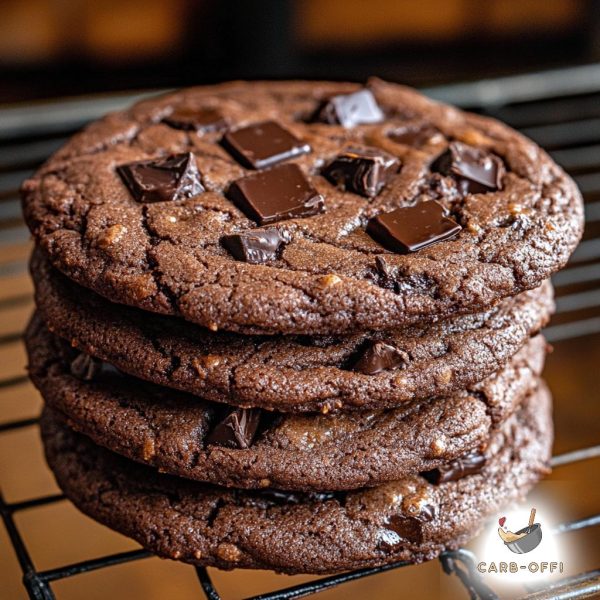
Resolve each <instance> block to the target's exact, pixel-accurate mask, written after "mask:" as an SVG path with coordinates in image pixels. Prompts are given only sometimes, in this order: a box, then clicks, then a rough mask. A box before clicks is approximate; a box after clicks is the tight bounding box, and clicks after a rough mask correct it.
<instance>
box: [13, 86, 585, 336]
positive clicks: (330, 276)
mask: <svg viewBox="0 0 600 600" xmlns="http://www.w3.org/2000/svg"><path fill="white" fill-rule="evenodd" d="M22 192H23V204H24V211H25V217H26V220H27V222H28V224H29V226H30V228H31V230H32V232H33V234H34V236H35V238H36V240H37V242H38V243H39V244H40V245H41V247H42V248H43V249H44V251H45V252H46V254H47V255H48V256H49V258H50V259H51V261H52V263H53V264H54V265H55V266H56V267H57V268H58V269H60V270H61V271H63V272H64V273H65V274H66V275H68V276H69V277H71V278H72V279H74V280H76V281H77V282H79V283H81V284H83V285H86V286H88V287H90V288H92V289H94V290H95V291H96V292H99V293H100V294H103V295H105V296H107V297H109V298H110V299H111V300H114V301H118V302H122V303H126V304H130V305H133V306H137V307H140V308H143V309H146V310H151V311H156V312H160V313H165V314H176V315H179V316H182V317H183V318H185V319H188V320H190V321H193V322H195V323H198V324H200V325H203V326H205V327H208V328H209V329H211V330H213V331H214V330H217V329H225V330H231V331H237V332H241V333H257V334H265V333H266V334H268V333H299V334H339V333H348V332H353V331H360V330H365V329H373V330H375V329H378V330H387V329H392V328H397V327H398V326H399V325H405V324H410V323H416V322H422V321H428V320H435V319H438V318H441V317H447V316H449V315H452V314H455V313H460V312H463V313H464V312H473V311H476V310H481V309H482V308H485V307H488V306H489V305H490V304H492V303H495V302H497V301H498V300H499V299H501V298H503V297H506V296H509V295H513V294H516V293H517V292H519V291H522V290H525V289H531V288H533V287H535V286H538V285H539V284H540V283H541V282H542V280H544V279H545V278H547V277H548V276H549V275H551V274H552V273H553V272H554V271H556V270H558V269H559V268H561V267H562V266H563V265H564V264H565V263H566V261H567V259H568V257H569V255H570V253H571V252H572V251H573V249H574V247H575V246H576V244H577V242H578V241H579V238H580V236H581V231H582V227H583V206H582V201H581V197H580V194H579V192H578V190H577V188H576V186H575V184H574V183H573V182H572V180H571V179H570V178H569V177H568V176H567V175H566V174H565V173H564V172H563V171H562V170H561V169H560V168H559V167H558V166H557V165H556V164H554V163H553V162H552V160H551V159H550V158H549V157H548V156H547V155H546V153H544V152H543V151H542V150H541V149H540V148H538V147H537V146H536V145H535V144H534V143H533V142H531V141H529V140H527V139H526V138H524V137H522V136H521V135H519V134H518V133H516V132H515V131H513V130H511V129H510V128H508V127H506V126H504V125H502V124H500V123H498V122H496V121H493V120H491V119H488V118H484V117H480V116H477V115H472V114H467V113H463V112H461V111H459V110H458V109H455V108H452V107H449V106H445V105H442V104H438V103H435V102H432V101H430V100H428V99H426V98H424V97H423V96H421V95H420V94H418V93H417V92H415V91H413V90H410V89H407V88H404V87H402V86H398V85H394V84H389V83H385V82H382V81H380V80H371V81H370V82H369V83H368V86H367V87H366V88H362V87H360V86H358V85H354V84H338V83H321V82H287V83H243V82H236V83H230V84H224V85H219V86H213V87H203V88H193V89H189V90H184V91H181V92H178V93H175V94H170V95H167V96H163V97H160V98H157V99H153V100H149V101H145V102H142V103H139V104H137V105H135V106H133V107H132V108H131V109H130V110H128V111H125V112H120V113H115V114H111V115H108V116H107V117H105V118H104V119H102V120H101V121H99V122H97V123H95V124H93V125H91V126H89V127H88V128H87V129H86V130H84V131H83V132H82V133H80V134H78V135H76V136H75V137H74V138H73V139H72V140H71V141H70V142H69V143H68V144H67V145H65V146H64V147H63V148H62V149H61V150H59V151H58V152H57V153H56V154H55V155H54V156H53V157H52V158H51V159H50V160H49V161H48V162H47V163H46V164H45V165H44V166H43V167H42V168H41V169H40V170H39V171H38V172H37V173H36V175H35V176H34V177H33V178H32V179H29V180H28V181H26V182H25V183H24V184H23V188H22Z"/></svg>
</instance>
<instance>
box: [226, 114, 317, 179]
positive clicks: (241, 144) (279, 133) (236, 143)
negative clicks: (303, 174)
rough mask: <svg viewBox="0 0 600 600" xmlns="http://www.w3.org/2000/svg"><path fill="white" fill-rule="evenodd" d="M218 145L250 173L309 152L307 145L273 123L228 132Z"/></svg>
mask: <svg viewBox="0 0 600 600" xmlns="http://www.w3.org/2000/svg"><path fill="white" fill-rule="evenodd" d="M221 144H222V145H223V147H224V148H225V150H227V152H229V154H231V155H232V156H233V157H234V158H235V159H236V160H237V161H238V162H239V163H240V164H242V165H244V166H245V167H249V168H251V169H264V168H265V167H270V166H272V165H274V164H276V163H279V162H282V161H284V160H289V159H290V158H295V157H297V156H300V155H301V154H307V153H309V152H310V151H311V148H310V145H309V144H307V143H306V142H303V141H302V140H299V139H298V138H297V137H296V136H295V135H292V134H291V133H290V132H289V131H288V130H287V129H284V128H283V127H282V126H281V125H279V123H276V122H275V121H264V122H263V123H255V124H254V125H249V126H248V127H242V128H241V129H236V130H234V131H228V132H227V133H226V134H225V135H224V136H223V139H222V140H221Z"/></svg>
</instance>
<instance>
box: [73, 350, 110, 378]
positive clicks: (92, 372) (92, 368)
mask: <svg viewBox="0 0 600 600" xmlns="http://www.w3.org/2000/svg"><path fill="white" fill-rule="evenodd" d="M70 371H71V375H73V377H77V379H80V380H81V381H97V380H99V379H101V378H102V377H105V376H110V375H119V376H121V371H119V369H117V367H115V366H113V365H111V364H110V363H107V362H104V361H102V360H99V359H97V358H94V357H93V356H90V355H89V354H85V353H83V352H81V353H80V354H78V355H77V356H76V357H75V358H74V359H73V360H72V361H71V365H70Z"/></svg>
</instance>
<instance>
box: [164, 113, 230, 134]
mask: <svg viewBox="0 0 600 600" xmlns="http://www.w3.org/2000/svg"><path fill="white" fill-rule="evenodd" d="M163 123H166V124H167V125H169V126H170V127H173V128H175V129H183V130H184V131H197V132H198V133H209V132H212V131H222V130H223V129H226V128H227V121H226V120H225V118H224V117H223V115H222V114H221V113H220V112H219V111H218V110H216V109H214V108H189V107H180V108H176V109H175V110H174V111H173V112H172V113H171V114H170V115H169V116H167V117H165V118H164V119H163Z"/></svg>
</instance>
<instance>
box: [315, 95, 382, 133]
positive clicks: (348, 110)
mask: <svg viewBox="0 0 600 600" xmlns="http://www.w3.org/2000/svg"><path fill="white" fill-rule="evenodd" d="M383 119H384V114H383V111H382V110H381V108H379V105H378V104H377V100H375V96H373V93H372V92H371V91H370V90H360V91H358V92H354V93H353V94H343V95H340V96H333V97H331V98H329V99H328V100H326V101H325V102H324V103H323V104H322V105H321V106H320V107H319V108H318V109H317V112H316V114H315V116H314V120H315V121H319V122H321V123H329V124H330V125H336V124H339V125H341V126H342V127H346V128H350V127H354V126H355V125H368V124H371V123H381V121H383Z"/></svg>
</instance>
